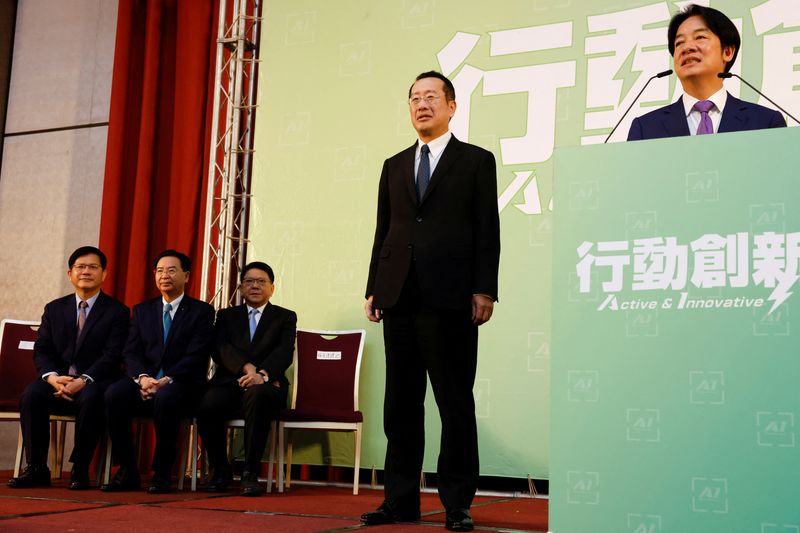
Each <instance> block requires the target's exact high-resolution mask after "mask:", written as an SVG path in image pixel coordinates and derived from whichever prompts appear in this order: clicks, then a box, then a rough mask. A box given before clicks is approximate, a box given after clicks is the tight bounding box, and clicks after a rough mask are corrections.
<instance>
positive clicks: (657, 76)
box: [603, 69, 672, 144]
mask: <svg viewBox="0 0 800 533" xmlns="http://www.w3.org/2000/svg"><path fill="white" fill-rule="evenodd" d="M670 74H672V69H668V70H665V71H664V72H659V73H658V74H656V75H655V76H650V79H649V80H647V83H645V84H644V87H642V90H641V91H639V94H637V95H636V98H634V99H633V102H631V105H629V106H628V109H626V110H625V112H624V113H623V114H622V116H621V117H620V119H619V122H617V125H616V126H614V129H613V130H611V133H609V134H608V137H606V140H605V141H603V144H606V143H607V142H608V140H609V139H610V138H611V136H612V135H614V132H615V131H617V128H619V125H620V124H622V121H623V120H625V117H626V116H627V115H628V112H629V111H630V110H631V108H632V107H633V104H635V103H636V102H638V101H639V97H640V96H642V93H643V92H644V90H645V89H647V86H648V85H650V82H651V81H653V80H654V79H656V78H663V77H664V76H669V75H670Z"/></svg>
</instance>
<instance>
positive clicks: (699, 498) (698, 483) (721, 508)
mask: <svg viewBox="0 0 800 533" xmlns="http://www.w3.org/2000/svg"><path fill="white" fill-rule="evenodd" d="M692 511H694V512H695V513H718V514H725V513H727V512H728V480H727V479H726V478H708V477H693V478H692Z"/></svg>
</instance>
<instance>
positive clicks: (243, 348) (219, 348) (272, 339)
mask: <svg viewBox="0 0 800 533" xmlns="http://www.w3.org/2000/svg"><path fill="white" fill-rule="evenodd" d="M215 330H216V346H215V350H214V362H216V363H217V371H216V373H215V374H214V377H213V378H212V379H211V382H212V383H213V384H215V385H220V384H226V383H232V382H235V381H236V380H237V379H238V378H239V377H240V376H241V375H242V367H243V366H244V365H245V364H246V363H252V364H253V365H255V366H256V368H258V369H259V370H261V369H263V370H266V372H267V374H269V379H270V380H272V381H274V380H279V381H281V382H282V383H283V384H284V385H287V384H288V383H289V381H288V380H287V379H286V369H287V368H289V365H291V364H292V353H293V352H294V340H295V334H296V332H297V315H296V314H295V312H294V311H290V310H288V309H285V308H283V307H279V306H277V305H272V304H271V303H268V304H267V306H266V307H265V308H264V312H263V314H262V315H261V319H260V320H259V321H258V327H257V328H256V331H255V334H254V335H253V340H252V341H251V340H250V317H249V316H248V315H247V306H246V305H244V304H242V305H237V306H236V307H229V308H228V309H221V310H220V311H219V312H218V313H217V323H216V326H215Z"/></svg>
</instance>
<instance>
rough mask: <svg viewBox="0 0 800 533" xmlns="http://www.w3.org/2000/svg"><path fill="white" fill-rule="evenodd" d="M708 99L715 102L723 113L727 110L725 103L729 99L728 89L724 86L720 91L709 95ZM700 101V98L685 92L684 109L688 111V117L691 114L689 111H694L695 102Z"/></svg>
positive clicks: (718, 109)
mask: <svg viewBox="0 0 800 533" xmlns="http://www.w3.org/2000/svg"><path fill="white" fill-rule="evenodd" d="M707 100H711V101H712V102H714V105H715V106H716V109H717V111H719V112H720V113H722V112H723V111H724V110H725V103H726V102H727V101H728V91H726V90H725V87H723V88H721V89H720V90H719V91H717V92H715V93H714V94H712V95H711V96H709V97H708V98H707ZM699 101H700V100H698V99H697V98H695V97H694V96H691V95H689V94H686V93H683V110H684V111H685V112H686V116H687V117H688V116H689V113H691V112H692V108H693V107H694V104H696V103H697V102H699Z"/></svg>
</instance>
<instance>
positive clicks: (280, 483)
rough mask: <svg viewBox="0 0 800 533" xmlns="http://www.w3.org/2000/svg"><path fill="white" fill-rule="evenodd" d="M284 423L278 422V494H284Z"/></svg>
mask: <svg viewBox="0 0 800 533" xmlns="http://www.w3.org/2000/svg"><path fill="white" fill-rule="evenodd" d="M283 431H284V427H283V422H278V492H283V461H284V455H283Z"/></svg>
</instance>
